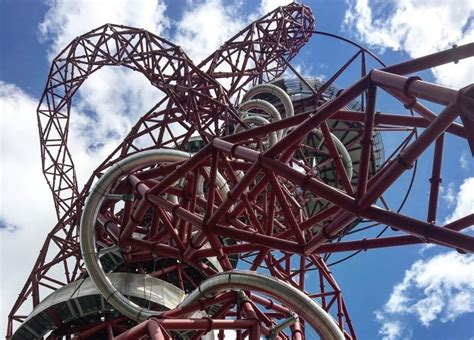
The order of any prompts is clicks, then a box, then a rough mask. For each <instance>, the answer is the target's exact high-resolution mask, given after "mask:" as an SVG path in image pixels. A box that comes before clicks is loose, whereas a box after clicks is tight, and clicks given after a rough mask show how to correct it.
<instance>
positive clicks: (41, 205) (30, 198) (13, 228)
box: [0, 81, 56, 334]
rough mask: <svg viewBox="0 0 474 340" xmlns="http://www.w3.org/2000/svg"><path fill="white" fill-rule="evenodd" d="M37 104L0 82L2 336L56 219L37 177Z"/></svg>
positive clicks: (50, 197) (38, 158)
mask: <svg viewBox="0 0 474 340" xmlns="http://www.w3.org/2000/svg"><path fill="white" fill-rule="evenodd" d="M36 106H37V100H36V99H34V98H31V97H30V96H28V95H26V94H25V93H24V92H22V91H21V90H20V89H19V88H18V87H16V86H14V85H12V84H7V83H4V82H2V81H0V112H1V115H0V120H1V133H0V145H1V152H0V164H1V166H0V183H1V188H2V190H1V193H0V219H1V220H2V222H3V223H5V224H6V225H7V228H6V229H0V244H1V245H0V277H2V280H0V291H1V297H0V301H1V302H2V303H1V307H0V319H1V320H3V322H2V323H1V325H0V332H1V334H5V329H4V327H5V326H6V320H7V315H8V313H9V311H10V308H11V307H12V306H13V302H14V301H15V299H16V298H17V297H18V293H19V292H20V289H21V287H22V285H23V282H25V280H26V278H27V276H28V275H29V273H30V270H31V268H32V266H33V262H34V261H35V259H36V257H37V255H38V252H39V250H40V248H41V245H42V243H43V241H44V237H45V235H46V234H47V233H48V232H49V231H50V230H51V228H52V226H53V224H54V222H55V216H56V215H55V213H54V207H53V201H52V196H51V193H50V191H49V189H48V187H47V184H46V181H45V179H44V177H43V175H42V173H41V157H40V152H39V138H38V126H37V121H36V117H35V112H36ZM6 278H8V279H6ZM28 308H30V306H29V305H28Z"/></svg>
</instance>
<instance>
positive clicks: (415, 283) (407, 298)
mask: <svg viewBox="0 0 474 340" xmlns="http://www.w3.org/2000/svg"><path fill="white" fill-rule="evenodd" d="M472 312H474V255H472V254H467V255H462V254H459V253H457V252H455V251H451V252H447V253H442V254H438V255H436V256H434V257H432V258H429V259H426V260H418V261H416V262H415V263H414V264H413V265H412V266H411V267H410V269H408V270H407V271H405V276H404V278H403V280H402V281H401V282H399V283H398V284H396V285H395V286H394V287H393V290H392V293H391V295H390V297H389V299H388V301H387V303H386V304H385V305H384V306H383V308H382V309H381V310H378V311H376V313H375V316H376V319H377V320H378V321H379V322H380V323H381V324H382V325H381V328H380V330H379V333H380V334H381V335H384V337H385V338H386V339H397V338H400V337H401V336H402V335H404V334H405V335H406V333H407V332H409V331H410V329H408V327H407V326H406V324H405V323H404V320H406V318H408V317H410V316H412V317H415V318H416V319H417V320H418V321H419V322H420V323H421V324H422V325H423V326H425V327H429V326H430V325H431V324H432V323H433V322H436V321H440V322H442V323H446V322H450V321H454V320H456V319H457V318H458V317H460V316H461V315H463V314H466V313H472ZM402 325H403V326H402Z"/></svg>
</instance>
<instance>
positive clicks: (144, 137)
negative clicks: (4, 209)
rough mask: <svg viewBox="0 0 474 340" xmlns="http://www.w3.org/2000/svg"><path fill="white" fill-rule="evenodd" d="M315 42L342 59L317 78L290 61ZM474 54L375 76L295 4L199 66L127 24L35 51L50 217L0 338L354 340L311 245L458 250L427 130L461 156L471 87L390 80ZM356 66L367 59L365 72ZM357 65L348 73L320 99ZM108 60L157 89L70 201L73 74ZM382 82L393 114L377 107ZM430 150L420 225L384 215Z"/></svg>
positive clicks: (471, 124)
mask: <svg viewBox="0 0 474 340" xmlns="http://www.w3.org/2000/svg"><path fill="white" fill-rule="evenodd" d="M314 36H324V37H328V36H331V37H333V38H334V39H338V40H339V41H343V42H345V43H347V44H349V45H351V46H352V47H354V48H355V50H356V51H355V53H354V54H353V55H352V56H351V57H350V58H349V59H348V60H347V61H346V62H345V63H344V64H343V65H342V66H341V67H340V68H339V69H337V71H336V72H335V73H334V74H332V75H331V76H329V77H328V78H327V80H324V81H323V80H320V79H316V78H307V77H306V78H305V77H303V76H301V75H300V73H299V72H298V71H297V70H296V68H295V67H294V66H293V65H292V64H291V61H292V60H293V59H294V58H295V56H296V55H297V54H298V52H299V51H300V50H301V49H302V48H303V47H304V45H306V44H307V43H308V41H310V39H312V38H314ZM473 56H474V44H468V45H464V46H459V47H456V48H453V49H452V50H449V51H444V52H439V53H435V54H433V55H429V56H425V57H422V58H418V59H415V60H411V61H407V62H404V63H401V64H396V65H391V66H385V65H384V64H383V63H382V62H381V61H380V60H378V58H377V57H376V56H375V55H373V54H372V53H371V52H370V51H368V50H366V49H365V48H363V47H361V46H359V45H357V44H355V43H353V42H351V41H349V40H347V39H345V38H342V37H338V36H335V35H333V34H330V33H325V32H319V31H316V30H315V28H314V17H313V14H312V13H311V10H310V8H309V7H307V6H305V5H301V4H296V3H292V4H289V5H287V6H283V7H279V8H277V9H275V10H274V11H272V12H270V13H268V14H267V15H265V16H263V17H262V18H260V19H258V20H256V21H255V22H253V23H252V24H250V25H249V26H248V27H246V28H245V29H243V30H242V31H240V32H239V33H237V34H236V35H235V36H234V37H232V38H231V39H230V40H228V41H227V42H226V43H225V44H223V45H222V46H221V47H220V48H219V49H218V50H217V51H215V52H214V53H212V54H211V55H210V56H209V57H207V58H206V59H204V60H203V61H202V62H201V63H200V64H198V65H194V64H193V62H192V61H191V60H190V59H189V58H188V57H187V56H186V54H185V52H184V51H183V49H181V48H180V47H179V46H176V45H174V44H172V43H171V42H168V41H166V40H165V39H163V38H160V37H158V36H156V35H154V34H153V33H151V32H148V31H145V30H142V29H137V28H133V27H126V26H120V25H113V24H106V25H104V26H101V27H99V28H97V29H94V30H92V31H90V32H88V33H86V34H84V35H82V36H80V37H78V38H76V39H75V40H74V41H72V42H71V43H70V44H69V45H68V46H67V47H66V48H65V49H64V50H63V51H62V52H61V53H60V54H59V55H58V56H57V57H56V58H55V59H54V61H53V64H52V67H51V70H50V74H49V77H48V81H47V84H46V88H45V91H44V93H43V96H42V98H41V102H40V104H39V106H38V122H39V133H40V141H41V156H42V160H43V171H44V174H45V177H46V180H47V182H48V184H49V186H50V188H51V191H52V193H53V199H54V203H55V208H56V212H57V217H58V223H57V224H56V225H55V226H54V227H53V228H52V230H51V232H50V233H49V234H48V236H47V239H46V241H45V243H44V246H43V248H42V250H41V252H40V255H39V257H38V259H37V261H36V263H35V265H34V268H33V269H32V271H31V273H30V275H29V277H28V279H27V281H26V283H25V285H24V286H23V288H22V290H21V292H20V295H19V298H18V299H17V301H16V303H15V304H14V306H13V308H12V310H11V313H10V315H9V320H8V330H7V338H8V339H31V338H43V337H46V338H48V339H69V338H74V339H84V338H91V339H103V338H104V339H148V338H150V339H171V338H179V339H198V338H207V339H214V338H215V339H217V338H218V339H221V338H224V336H225V337H235V338H238V339H243V338H249V339H260V338H261V337H262V336H264V337H268V338H274V339H287V338H291V339H305V338H307V339H313V338H315V337H316V336H319V337H321V338H324V339H342V338H346V339H355V338H357V335H356V330H355V327H354V325H353V324H352V321H351V318H350V316H349V309H348V306H347V304H346V302H345V300H344V298H343V295H342V289H341V287H339V285H338V284H337V282H336V280H335V278H334V277H333V275H332V273H331V271H330V270H329V268H328V264H327V260H328V256H329V255H330V254H336V253H342V252H359V251H362V250H368V249H373V248H381V247H398V246H403V245H409V244H418V243H424V242H429V243H435V244H439V245H443V246H446V247H451V248H454V249H457V250H459V251H460V252H473V251H474V239H473V237H471V236H469V235H467V234H466V233H463V230H464V229H466V228H467V227H469V226H470V225H472V224H474V214H469V215H467V216H462V217H460V218H458V219H457V220H455V221H453V222H451V223H449V224H447V225H439V224H437V223H439V222H437V207H438V196H439V190H440V182H441V177H442V164H443V151H444V147H443V146H444V138H445V137H444V136H445V135H446V134H452V135H455V136H457V137H459V138H462V139H465V140H466V142H467V143H468V144H469V146H470V148H471V151H473V152H474V135H473V134H472V131H473V129H474V87H473V86H472V85H471V86H468V87H466V88H464V89H461V90H456V89H450V88H446V87H443V86H440V85H437V84H432V83H428V82H424V81H422V80H421V79H420V78H418V77H414V76H408V75H410V74H413V73H415V72H418V71H422V70H426V69H429V68H431V67H435V66H438V65H442V64H445V63H450V62H456V61H458V60H461V59H464V58H469V57H473ZM368 58H372V60H375V62H378V63H379V64H380V67H378V68H374V69H372V70H370V71H369V69H368V67H367V64H366V61H367V59H368ZM357 62H360V78H359V79H354V83H353V84H352V85H351V86H349V87H348V88H346V89H339V88H338V87H337V86H336V83H337V81H338V79H340V78H341V77H342V76H343V75H344V74H345V73H346V72H347V70H348V68H349V67H350V66H351V65H353V64H354V63H357ZM117 65H119V66H122V67H126V68H129V69H131V70H133V71H136V72H140V73H142V74H143V75H144V76H145V77H146V78H147V79H148V80H149V81H150V83H151V85H152V86H155V87H156V88H157V89H158V90H159V91H161V92H162V94H163V95H162V97H161V99H160V101H159V102H158V103H157V104H156V105H155V106H154V107H153V108H152V109H151V110H150V111H148V112H147V113H146V114H145V115H143V116H142V118H140V120H139V121H138V122H137V124H136V125H135V126H134V127H133V128H132V129H131V130H130V133H129V134H128V135H127V136H126V137H125V138H124V140H123V142H122V143H121V144H120V145H119V146H118V147H117V148H116V149H115V150H114V151H113V152H112V153H111V154H110V155H109V156H108V157H107V159H105V160H104V161H103V163H102V164H100V166H99V167H98V168H97V169H96V170H95V171H94V173H93V174H92V176H91V177H90V179H89V180H88V182H87V183H86V184H85V186H84V188H83V189H82V190H80V189H79V187H78V184H77V180H76V175H75V169H74V163H73V159H72V156H71V154H70V152H69V148H68V143H67V141H68V130H69V115H70V111H71V107H72V98H73V96H74V94H75V93H76V92H77V90H78V89H79V87H80V86H81V85H82V83H83V82H84V81H85V80H86V79H87V77H88V76H89V75H91V74H92V73H94V72H95V71H98V70H99V69H101V68H102V67H104V66H117ZM381 90H383V91H385V92H386V93H388V94H389V95H390V96H391V97H392V98H393V100H395V101H398V102H399V103H400V106H405V110H407V112H409V114H404V113H397V114H394V113H384V112H378V111H377V110H376V100H377V98H378V95H379V92H380V91H381ZM418 99H422V100H425V101H429V102H433V103H436V104H440V105H442V106H443V107H444V109H443V110H442V111H441V112H440V113H439V114H435V113H433V112H432V111H431V110H430V109H428V108H427V107H426V106H424V105H423V104H421V103H420V102H419V101H418ZM417 129H421V132H418V130H417ZM399 131H405V132H406V136H405V137H403V138H400V141H399V143H398V144H397V147H395V148H394V150H393V152H391V154H390V155H388V156H387V155H385V156H384V148H383V138H384V135H385V134H392V133H393V134H395V133H397V132H399ZM432 145H434V147H433V149H434V152H433V157H432V159H431V168H432V173H431V174H430V176H425V177H426V178H424V179H425V180H429V181H430V190H429V194H428V200H427V204H426V218H423V219H421V218H415V217H411V216H407V215H404V214H403V213H402V212H401V209H402V207H403V204H404V201H405V199H404V200H403V202H402V204H401V205H400V206H399V207H398V208H397V207H395V208H392V207H390V206H389V204H388V203H387V200H386V199H385V198H384V194H385V193H386V192H387V190H389V189H390V188H391V187H392V186H393V185H399V184H398V181H397V180H398V179H399V178H400V177H401V176H403V175H404V174H405V173H406V172H408V171H411V170H410V169H411V168H412V167H413V166H415V167H416V164H417V162H418V161H419V159H420V156H421V155H422V153H424V152H425V151H426V150H427V149H428V148H430V147H431V146H432ZM418 179H419V180H423V178H422V179H420V178H418ZM420 216H421V215H420ZM390 227H391V229H390ZM376 228H379V229H376ZM374 229H375V230H377V231H379V230H381V231H380V232H378V233H377V235H376V236H375V237H369V238H367V234H365V233H364V232H365V231H373V230H374ZM387 229H390V230H392V233H391V234H390V236H385V235H384V232H385V231H386V230H387ZM353 254H355V253H352V254H351V255H350V256H352V255H353ZM59 271H61V272H62V273H61V274H58V272H59ZM27 302H30V303H31V304H32V311H31V309H30V311H29V312H28V314H26V315H25V314H22V312H21V311H22V310H24V309H25V308H27V307H28V306H27ZM15 323H17V324H15Z"/></svg>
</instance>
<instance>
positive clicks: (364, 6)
mask: <svg viewBox="0 0 474 340" xmlns="http://www.w3.org/2000/svg"><path fill="white" fill-rule="evenodd" d="M473 15H474V2H472V1H458V2H456V6H453V4H452V3H451V2H450V1H444V0H434V1H432V0H391V1H387V2H384V3H381V2H377V6H374V4H373V3H372V4H370V3H369V0H355V1H350V3H349V8H348V9H347V11H346V13H345V19H344V25H345V27H346V28H347V29H348V30H355V32H356V35H357V36H358V38H359V39H361V40H363V41H365V42H366V43H368V44H369V45H370V46H373V47H377V48H380V49H382V50H383V49H385V48H390V49H392V50H394V51H403V52H406V53H407V54H408V55H409V56H410V57H413V58H416V57H420V56H422V55H425V54H429V53H433V52H437V51H441V50H445V49H449V48H451V47H452V46H453V45H454V44H457V45H462V44H465V43H468V42H472V41H474V22H473V21H472V16H473ZM433 74H434V76H435V77H436V79H437V81H438V82H441V83H443V84H445V85H447V86H451V87H455V88H459V87H462V86H465V85H468V84H470V83H472V82H474V60H473V58H470V59H464V60H462V61H460V62H459V64H458V65H455V64H453V63H451V64H448V65H444V66H441V67H438V68H435V69H434V70H433Z"/></svg>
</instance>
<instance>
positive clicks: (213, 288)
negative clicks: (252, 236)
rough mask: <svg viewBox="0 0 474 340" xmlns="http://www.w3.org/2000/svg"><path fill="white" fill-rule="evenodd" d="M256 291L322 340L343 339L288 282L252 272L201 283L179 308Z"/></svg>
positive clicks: (324, 315)
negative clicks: (221, 295) (205, 299)
mask: <svg viewBox="0 0 474 340" xmlns="http://www.w3.org/2000/svg"><path fill="white" fill-rule="evenodd" d="M238 289H244V290H258V291H261V292H264V293H266V294H268V295H270V296H272V297H274V298H276V299H278V300H279V301H281V302H284V303H285V305H286V306H287V307H289V308H290V309H291V310H293V311H294V312H296V314H298V315H299V316H301V317H303V318H304V319H305V320H306V321H307V322H308V323H309V324H310V325H311V326H312V327H313V328H314V329H315V330H316V332H318V334H319V335H320V336H321V338H322V339H338V340H339V339H341V340H342V339H344V335H343V333H342V331H341V330H340V329H339V327H338V326H337V324H336V322H335V321H334V319H333V318H332V317H331V316H330V315H329V314H328V313H327V312H326V311H325V310H324V309H323V308H322V307H321V306H320V305H318V304H317V303H316V302H315V301H313V300H312V299H311V298H310V297H309V296H307V295H306V294H304V293H303V292H302V291H300V290H299V289H297V288H295V287H293V286H290V285H289V284H288V283H286V282H283V281H280V280H278V279H276V278H273V277H269V276H265V275H262V274H258V273H256V272H253V271H244V270H232V271H227V272H224V273H219V274H216V275H214V276H212V277H210V278H208V279H207V280H205V281H203V282H202V283H201V284H200V285H199V287H198V288H197V289H195V290H194V291H193V292H192V293H191V294H189V295H188V296H187V297H186V298H185V299H184V300H183V301H182V302H181V303H180V304H179V307H185V306H189V305H192V304H194V303H196V302H197V301H198V300H199V299H200V298H202V297H205V296H206V295H207V296H208V295H210V294H213V293H217V292H222V291H226V290H238Z"/></svg>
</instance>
